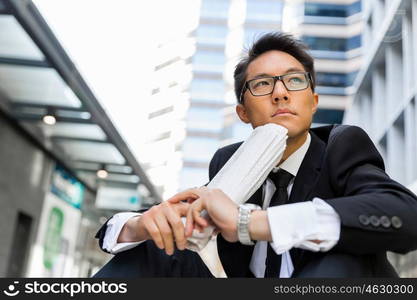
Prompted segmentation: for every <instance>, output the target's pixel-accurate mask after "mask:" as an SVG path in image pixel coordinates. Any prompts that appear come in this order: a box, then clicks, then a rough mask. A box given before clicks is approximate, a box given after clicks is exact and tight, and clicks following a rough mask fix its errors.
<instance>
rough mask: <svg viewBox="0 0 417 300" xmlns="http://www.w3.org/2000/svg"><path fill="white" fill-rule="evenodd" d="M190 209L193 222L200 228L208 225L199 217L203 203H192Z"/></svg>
mask: <svg viewBox="0 0 417 300" xmlns="http://www.w3.org/2000/svg"><path fill="white" fill-rule="evenodd" d="M190 209H191V210H192V214H193V219H194V222H196V223H197V224H198V225H200V226H202V227H206V226H207V225H208V223H207V220H206V219H205V218H203V217H202V216H201V215H200V213H201V211H202V210H203V209H204V207H203V201H202V200H199V201H196V202H194V203H193V204H192V205H191V208H190Z"/></svg>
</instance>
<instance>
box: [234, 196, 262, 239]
mask: <svg viewBox="0 0 417 300" xmlns="http://www.w3.org/2000/svg"><path fill="white" fill-rule="evenodd" d="M261 209H262V208H261V207H260V206H259V205H256V204H250V203H248V204H241V205H239V214H238V217H237V237H238V239H239V242H240V243H242V244H243V245H248V246H251V245H255V243H254V242H253V241H252V240H251V239H250V235H249V221H250V214H251V212H252V211H254V210H261Z"/></svg>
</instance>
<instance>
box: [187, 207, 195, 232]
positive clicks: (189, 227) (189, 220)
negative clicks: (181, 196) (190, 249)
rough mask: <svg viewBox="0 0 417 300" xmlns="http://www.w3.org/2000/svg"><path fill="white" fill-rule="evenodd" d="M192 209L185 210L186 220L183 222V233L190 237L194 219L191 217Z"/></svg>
mask: <svg viewBox="0 0 417 300" xmlns="http://www.w3.org/2000/svg"><path fill="white" fill-rule="evenodd" d="M192 212H193V211H192V210H191V209H189V210H188V212H187V220H186V222H185V235H186V236H187V237H190V236H192V235H193V230H194V219H193V214H192Z"/></svg>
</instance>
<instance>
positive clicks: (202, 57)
mask: <svg viewBox="0 0 417 300" xmlns="http://www.w3.org/2000/svg"><path fill="white" fill-rule="evenodd" d="M224 65H225V58H224V53H223V52H218V51H201V50H199V51H197V53H196V54H195V55H194V56H193V69H194V70H195V71H210V72H223V69H224Z"/></svg>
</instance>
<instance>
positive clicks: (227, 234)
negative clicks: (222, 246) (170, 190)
mask: <svg viewBox="0 0 417 300" xmlns="http://www.w3.org/2000/svg"><path fill="white" fill-rule="evenodd" d="M196 197H198V199H196ZM181 199H182V200H183V199H188V200H189V202H190V203H192V204H191V206H190V207H189V209H188V212H187V222H186V226H185V235H186V236H187V237H189V236H191V235H192V232H193V229H194V228H195V227H197V228H198V227H207V226H208V225H214V226H215V227H216V228H217V230H218V231H220V232H221V234H222V236H223V237H224V238H225V239H226V240H227V241H229V242H236V241H237V240H238V237H237V216H238V206H237V204H236V203H235V202H233V201H232V200H231V199H230V198H229V197H228V196H227V195H226V194H225V193H223V191H221V190H220V189H209V188H207V187H201V188H198V189H190V190H187V191H184V192H182V193H179V194H177V195H176V196H174V197H173V198H171V199H170V200H168V201H178V200H181ZM203 210H206V211H207V213H208V215H209V217H210V220H209V221H207V220H206V219H205V218H203V217H201V216H200V213H201V212H202V211H203ZM210 223H213V224H210Z"/></svg>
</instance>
